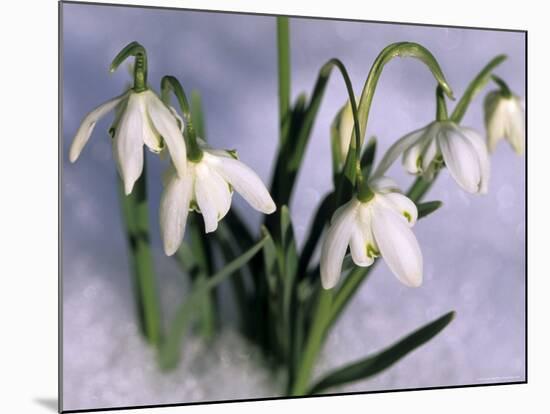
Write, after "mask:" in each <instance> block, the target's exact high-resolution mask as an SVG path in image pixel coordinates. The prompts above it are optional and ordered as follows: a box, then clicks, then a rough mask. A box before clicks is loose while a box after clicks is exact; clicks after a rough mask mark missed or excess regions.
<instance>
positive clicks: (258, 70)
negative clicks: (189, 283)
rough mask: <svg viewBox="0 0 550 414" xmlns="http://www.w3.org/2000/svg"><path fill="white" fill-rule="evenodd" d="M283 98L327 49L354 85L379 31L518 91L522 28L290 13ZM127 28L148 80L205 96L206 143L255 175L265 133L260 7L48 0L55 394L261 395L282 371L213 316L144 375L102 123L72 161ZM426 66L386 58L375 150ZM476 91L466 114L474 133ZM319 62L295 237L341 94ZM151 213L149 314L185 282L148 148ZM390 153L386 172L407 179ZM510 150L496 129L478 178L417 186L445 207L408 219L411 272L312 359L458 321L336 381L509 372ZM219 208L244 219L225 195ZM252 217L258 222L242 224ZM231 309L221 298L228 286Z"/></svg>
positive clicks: (364, 296)
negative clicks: (55, 22)
mask: <svg viewBox="0 0 550 414" xmlns="http://www.w3.org/2000/svg"><path fill="white" fill-rule="evenodd" d="M290 26H291V41H292V95H293V96H294V97H295V96H297V94H298V93H299V92H302V91H306V92H308V93H309V92H310V91H311V90H312V88H313V84H314V82H315V79H316V77H317V73H318V70H319V68H320V66H321V65H322V64H323V63H324V62H325V61H326V60H328V59H329V58H332V57H338V58H340V59H341V60H342V61H343V62H344V63H345V65H346V66H347V68H348V70H349V72H350V75H351V79H352V82H353V85H354V88H355V90H356V92H357V94H359V93H360V91H361V88H362V86H363V82H364V81H365V78H366V75H367V73H368V70H369V68H370V65H371V63H372V62H373V60H374V58H375V57H376V54H377V53H378V52H379V51H380V50H381V49H382V48H383V47H384V46H386V45H387V44H388V43H391V42H394V41H403V40H408V41H416V42H419V43H421V44H423V45H425V46H426V47H428V49H430V50H431V51H432V53H433V54H434V55H435V56H436V58H437V59H438V60H439V62H440V64H441V67H442V68H443V71H444V73H445V75H446V76H447V79H448V81H449V82H450V84H451V86H452V87H453V89H454V91H455V94H456V95H457V96H460V95H461V93H462V92H463V90H464V88H465V87H466V85H467V83H468V82H469V81H470V79H471V78H472V77H473V76H474V75H475V74H476V73H477V72H478V71H479V69H480V68H481V67H482V66H483V65H485V63H486V62H487V61H488V60H489V59H491V58H492V57H493V56H495V55H496V54H499V53H506V54H507V55H508V56H509V59H508V60H507V61H506V62H505V63H504V64H503V65H502V66H501V67H500V68H499V69H498V71H497V73H498V74H499V75H500V76H501V77H503V78H504V79H506V80H507V81H508V82H509V85H510V87H511V88H512V89H513V90H514V91H515V92H516V93H517V94H518V95H520V96H524V94H525V90H524V83H525V70H524V66H525V60H524V55H525V38H524V34H522V33H511V32H502V31H483V30H469V29H448V28H435V27H419V26H404V25H391V24H374V23H358V22H344V21H330V20H310V19H295V18H293V19H291V23H290ZM133 40H137V41H139V42H140V43H142V44H143V45H144V46H145V47H146V48H147V51H148V56H149V81H150V83H151V85H153V87H157V86H158V84H159V82H160V78H161V77H162V76H163V75H165V74H173V75H176V76H177V77H178V78H179V79H180V80H181V81H182V82H183V84H184V86H185V87H186V89H188V90H191V89H197V90H199V91H200V92H201V94H202V96H203V100H204V106H205V111H206V120H207V135H208V139H209V141H210V142H211V143H212V145H213V146H216V147H225V148H237V149H238V150H239V154H240V157H241V159H242V160H243V161H244V162H246V163H247V164H248V165H250V166H251V167H252V168H254V169H255V170H256V171H257V172H258V173H259V174H260V176H261V177H262V178H263V179H264V181H265V182H268V181H269V175H270V171H271V167H272V161H273V158H274V155H275V149H276V144H277V136H278V131H277V108H278V106H277V74H276V48H275V19H274V18H273V17H264V16H247V15H232V14H218V13H200V12H188V11H174V10H151V9H149V10H147V9H140V8H123V7H106V6H92V5H75V4H65V5H63V184H62V190H63V200H62V203H63V204H62V208H63V284H64V287H63V300H64V307H63V323H64V331H63V332H64V335H63V346H64V355H63V363H64V369H63V385H64V396H63V404H64V409H78V408H92V407H97V406H120V405H136V404H158V403H175V402H189V401H197V400H217V399H235V398H254V397H264V396H275V395H278V393H279V392H280V388H279V387H280V383H281V377H280V376H275V377H273V376H272V373H271V372H270V371H267V370H265V369H264V368H262V366H261V365H260V363H259V362H258V361H259V357H258V352H257V350H255V349H254V348H253V347H251V346H250V345H249V344H247V343H245V341H244V340H243V339H242V338H240V337H239V335H238V334H237V333H236V332H235V331H234V330H233V329H232V328H225V329H224V330H223V331H222V333H221V334H220V337H219V338H217V339H216V340H215V341H214V343H213V344H212V345H210V346H205V345H204V344H202V343H201V341H200V339H198V338H191V339H190V340H189V341H188V343H187V345H186V348H185V350H184V351H185V356H184V361H183V363H182V364H181V367H180V369H178V370H177V371H176V372H174V373H171V374H169V375H166V374H162V373H159V372H158V371H157V369H156V366H155V363H154V359H153V357H154V356H153V354H152V353H151V352H150V350H148V349H147V347H145V346H144V345H143V344H142V342H141V340H140V338H139V337H138V336H137V333H136V326H135V322H134V314H133V307H132V306H133V304H132V297H131V286H130V282H129V275H128V269H127V259H126V246H125V241H124V239H123V236H122V233H121V223H120V216H119V206H118V200H117V191H116V185H117V183H116V179H117V176H116V171H115V167H114V164H113V160H112V155H111V146H110V140H109V138H108V136H107V134H106V129H107V127H108V125H109V123H110V121H111V118H110V117H109V118H110V119H108V120H107V119H106V120H104V121H102V122H100V123H99V124H98V125H97V127H96V130H95V132H94V135H93V137H92V138H91V140H90V142H89V144H88V146H87V147H86V148H85V150H84V152H83V153H82V156H81V158H80V159H79V161H78V162H77V163H76V164H75V165H71V164H69V162H68V159H67V152H68V147H69V145H70V142H71V139H72V137H73V134H74V133H75V131H76V129H77V128H78V125H79V122H80V120H81V119H82V117H83V116H84V115H85V114H86V113H87V112H88V111H89V110H91V109H92V108H93V107H95V106H96V105H98V104H99V103H101V102H103V101H105V100H107V99H109V98H111V97H113V96H115V95H118V94H119V93H120V92H121V90H122V89H123V88H124V87H125V85H126V84H127V82H128V80H129V76H128V73H127V71H126V70H125V69H124V67H121V68H120V69H119V71H118V72H117V73H115V74H109V73H108V70H107V69H108V66H109V64H110V61H111V59H112V58H113V57H114V56H115V54H116V53H117V52H118V51H119V50H120V49H121V48H122V47H123V46H124V45H126V44H127V43H129V42H130V41H133ZM434 87H435V84H434V81H433V78H432V77H431V75H430V73H429V72H428V71H427V70H426V68H425V67H424V66H423V65H422V64H421V63H419V62H417V61H414V60H410V59H408V60H405V59H398V60H395V61H392V62H391V63H390V64H389V65H388V66H387V67H386V69H385V71H384V73H383V75H382V78H381V80H380V83H379V87H378V90H377V93H376V96H375V98H374V102H373V106H372V110H371V114H370V121H369V128H368V132H367V134H368V135H369V136H370V135H373V134H375V135H377V136H378V138H379V142H380V146H379V147H380V149H381V150H385V149H386V148H387V147H388V146H389V145H390V144H391V143H392V142H393V141H394V140H395V139H397V138H399V137H400V136H402V135H403V134H405V133H407V132H409V131H411V130H413V129H416V128H418V127H420V126H422V125H424V124H426V123H428V122H429V121H431V120H432V119H433V117H434V111H435V109H434ZM483 95H484V94H482V96H480V97H478V98H477V99H476V100H475V101H474V103H473V105H472V106H471V108H470V110H469V111H468V113H467V114H466V117H465V119H464V124H465V125H469V126H473V127H475V128H477V129H478V130H480V131H483V124H482V119H483V118H482V117H483V115H482V109H481V108H482V106H481V105H482V99H483ZM345 96H346V95H345V89H344V85H343V82H342V80H341V79H340V78H338V76H337V75H334V76H333V77H332V79H331V80H330V83H329V85H328V88H327V92H326V94H325V99H324V101H323V104H322V106H321V109H320V112H319V116H318V118H317V121H316V124H315V128H314V130H313V135H312V138H311V142H310V146H309V149H308V152H307V155H306V158H305V162H304V165H303V167H302V173H301V174H300V176H299V179H298V186H297V189H296V192H295V196H294V199H293V202H292V206H291V210H292V218H293V220H294V225H295V229H296V233H297V236H298V239H299V241H300V242H301V241H302V240H303V237H304V233H305V232H306V231H307V227H308V224H309V220H310V218H311V214H312V211H313V209H314V208H315V206H316V204H317V203H318V202H319V200H320V199H321V197H322V196H323V194H325V192H326V191H328V190H329V188H330V182H331V180H330V174H331V173H330V148H329V134H328V132H329V125H330V123H331V121H332V119H333V117H334V114H335V113H336V111H337V110H338V109H339V107H340V106H341V105H342V104H343V102H344V101H345ZM149 161H150V162H149V167H150V168H149V176H148V181H149V186H150V195H151V215H152V221H153V223H154V228H153V235H152V236H153V242H154V246H155V250H156V257H157V259H158V260H157V267H158V269H159V273H160V278H161V280H162V286H163V287H162V289H163V292H162V295H163V303H164V304H165V310H164V313H165V314H166V315H169V314H170V313H171V312H172V311H173V308H174V306H176V305H177V304H178V303H179V301H180V300H181V298H182V297H183V295H184V294H185V291H186V289H185V281H184V283H183V286H182V281H181V276H179V275H178V274H177V271H176V267H175V265H174V263H173V261H172V260H170V259H168V258H166V257H164V255H163V254H162V252H161V251H160V245H159V236H158V225H157V224H156V221H157V220H156V218H157V208H158V200H159V195H160V190H161V184H160V174H161V171H162V170H163V169H164V168H165V163H161V162H160V161H159V160H158V159H157V158H154V157H153V156H150V157H149ZM398 164H399V163H397V164H396V165H395V166H394V167H393V168H392V169H391V170H390V174H391V175H392V176H394V177H395V178H396V179H397V180H398V182H399V183H400V184H402V185H403V186H404V187H406V186H408V184H409V182H410V181H411V178H410V177H408V176H406V175H405V174H404V173H403V172H402V171H401V168H400V166H399V165H398ZM524 196H525V159H524V157H518V156H516V155H515V154H514V153H513V152H512V151H511V149H510V147H508V146H507V145H505V144H501V145H500V146H499V147H498V149H497V151H496V152H495V154H494V155H493V157H492V178H491V185H490V192H489V194H488V195H486V196H473V195H468V194H465V193H464V192H462V191H461V190H460V189H459V188H458V187H457V185H456V184H455V182H454V181H453V180H452V179H451V178H450V177H449V175H448V173H447V172H446V171H444V172H443V173H442V174H441V175H440V177H439V179H438V181H437V183H436V184H435V186H434V188H433V190H432V191H431V193H430V194H429V196H428V197H427V199H437V200H442V201H443V202H444V203H445V206H444V208H442V209H441V210H440V211H438V212H437V213H436V214H434V215H433V216H430V218H428V219H426V220H422V221H421V222H419V223H418V225H417V226H416V228H415V233H416V235H417V237H418V239H419V241H420V243H421V246H422V251H423V254H424V262H425V275H424V277H425V282H424V285H423V286H422V287H421V288H420V289H408V288H406V287H404V286H403V285H401V284H399V282H398V281H397V280H396V279H395V278H394V277H393V276H392V274H391V273H390V272H389V271H388V269H387V267H386V266H385V264H382V265H381V266H379V268H378V269H377V270H376V271H375V272H374V273H373V275H372V276H371V278H370V280H369V281H368V283H367V284H365V285H364V287H363V289H362V290H361V291H360V293H359V295H358V296H357V297H356V299H355V300H354V302H353V303H352V304H351V306H350V307H349V308H348V310H347V312H346V313H345V314H344V315H343V317H342V319H341V321H340V323H339V324H338V326H337V327H336V329H335V330H334V331H333V332H332V334H331V336H330V338H329V341H328V345H327V347H326V349H325V351H324V353H323V355H322V358H321V361H320V363H319V365H318V369H317V373H322V372H326V370H327V369H330V368H332V367H336V366H339V365H341V364H343V363H346V362H349V361H353V360H355V359H357V358H360V357H362V356H364V355H366V354H368V353H370V352H372V351H375V350H378V349H380V348H381V347H384V346H386V345H388V344H390V343H392V342H393V341H395V340H397V339H398V338H400V337H401V336H402V335H404V334H406V333H408V332H409V331H411V330H413V329H415V328H416V327H418V326H419V325H421V324H424V323H426V322H428V321H430V320H432V319H434V318H435V317H437V316H439V315H441V314H443V313H444V312H447V311H449V310H451V309H454V310H456V312H457V317H456V320H455V321H454V322H453V323H452V324H451V325H450V326H449V327H448V328H447V329H446V330H445V331H444V333H443V334H441V335H440V336H438V337H437V338H436V339H435V340H433V341H432V342H430V343H429V344H427V345H425V346H424V347H422V348H421V349H419V350H417V351H415V352H414V353H412V354H411V355H409V356H407V357H406V358H405V359H404V360H403V361H401V362H399V363H398V364H397V365H396V366H394V367H392V368H391V369H389V370H387V371H386V372H385V373H383V374H381V375H379V376H377V377H375V378H373V379H371V380H369V381H366V382H359V383H356V384H352V385H349V386H346V387H344V388H342V389H340V390H343V391H349V390H354V391H356V390H379V389H392V388H410V387H426V386H441V385H459V384H482V383H491V382H507V381H519V380H523V379H524V375H525V361H524V352H525V344H524V336H525V325H524V318H525V314H524V307H525V302H524V296H525V284H524V280H525V254H524V251H525V249H524V247H525V223H524V218H525V203H524ZM234 206H235V208H237V209H239V210H240V211H242V212H245V215H246V216H247V217H248V218H249V221H250V223H251V224H253V225H256V224H257V223H258V222H259V215H258V214H256V213H255V212H253V211H252V210H251V209H250V208H249V207H248V206H247V205H246V204H245V203H244V202H243V201H242V199H241V198H240V197H239V196H235V197H234ZM256 227H257V226H256ZM227 302H228V303H227V304H226V305H227V312H226V313H227V314H228V315H229V317H228V319H229V320H232V315H233V313H234V312H233V310H232V308H231V305H230V303H229V299H228V300H227Z"/></svg>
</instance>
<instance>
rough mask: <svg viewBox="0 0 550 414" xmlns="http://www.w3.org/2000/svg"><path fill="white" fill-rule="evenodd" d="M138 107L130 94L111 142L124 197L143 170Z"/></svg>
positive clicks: (137, 102)
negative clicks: (122, 183) (122, 184)
mask: <svg viewBox="0 0 550 414" xmlns="http://www.w3.org/2000/svg"><path fill="white" fill-rule="evenodd" d="M139 105H140V103H139V99H138V98H137V97H136V96H135V94H133V93H132V94H130V96H129V97H128V104H127V105H126V110H125V111H124V113H123V114H122V116H121V118H120V122H119V124H118V126H117V128H116V131H115V137H114V140H113V154H114V157H115V161H116V165H117V167H118V171H119V173H120V176H121V178H122V181H123V182H124V192H125V193H126V195H128V194H130V193H131V192H132V188H133V187H134V183H135V182H136V180H137V179H138V178H139V176H140V175H141V172H142V170H143V137H142V132H143V118H142V114H141V111H140V108H139Z"/></svg>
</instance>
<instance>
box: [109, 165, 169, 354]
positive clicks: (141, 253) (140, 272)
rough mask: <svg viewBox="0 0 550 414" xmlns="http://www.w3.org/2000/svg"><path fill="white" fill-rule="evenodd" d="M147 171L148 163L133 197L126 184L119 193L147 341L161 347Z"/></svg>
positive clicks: (139, 310)
mask: <svg viewBox="0 0 550 414" xmlns="http://www.w3.org/2000/svg"><path fill="white" fill-rule="evenodd" d="M145 167H146V166H145V160H144V164H143V172H142V174H141V176H140V177H139V179H138V180H137V181H136V183H135V185H134V190H133V191H132V193H131V194H130V195H128V196H126V195H125V194H124V189H123V186H122V184H120V186H119V189H120V200H121V205H122V218H123V222H124V227H125V229H126V234H127V237H128V247H129V256H130V267H131V270H132V274H133V278H134V290H135V299H136V305H137V310H138V315H139V320H140V328H141V331H142V333H143V335H144V336H145V338H146V339H147V341H148V342H149V343H150V344H151V345H154V346H158V345H160V341H161V318H160V306H159V300H158V293H157V286H156V278H155V272H154V268H153V255H152V253H151V247H150V239H149V209H148V206H147V192H146V183H145V180H146V178H145V177H146V168H145Z"/></svg>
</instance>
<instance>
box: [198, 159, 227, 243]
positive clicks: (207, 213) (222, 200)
mask: <svg viewBox="0 0 550 414" xmlns="http://www.w3.org/2000/svg"><path fill="white" fill-rule="evenodd" d="M194 168H195V198H196V200H197V204H198V205H199V208H200V210H201V214H202V217H203V219H204V227H205V231H206V233H210V232H212V231H215V230H216V229H217V228H218V221H219V220H221V219H222V218H223V217H224V216H225V215H226V214H227V212H228V211H229V207H230V206H231V193H230V191H229V185H228V184H227V182H226V181H225V180H224V179H223V178H222V177H220V175H219V174H218V173H217V172H216V171H214V170H212V169H210V167H209V166H208V165H207V164H206V163H205V162H204V161H200V162H199V163H197V164H195V167H194Z"/></svg>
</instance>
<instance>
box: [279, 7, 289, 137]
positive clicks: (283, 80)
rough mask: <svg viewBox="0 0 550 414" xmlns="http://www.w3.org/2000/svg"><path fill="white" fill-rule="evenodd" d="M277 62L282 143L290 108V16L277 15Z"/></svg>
mask: <svg viewBox="0 0 550 414" xmlns="http://www.w3.org/2000/svg"><path fill="white" fill-rule="evenodd" d="M276 19H277V63H278V70H277V73H278V75H279V82H278V83H279V120H280V129H281V143H282V142H283V140H284V139H285V138H286V137H285V136H284V134H283V129H284V128H283V125H284V123H285V119H286V118H287V117H288V114H289V108H290V83H291V82H290V30H289V25H288V17H285V16H277V18H276Z"/></svg>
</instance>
